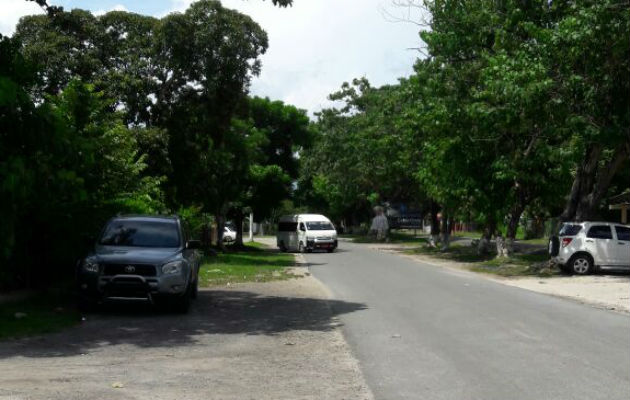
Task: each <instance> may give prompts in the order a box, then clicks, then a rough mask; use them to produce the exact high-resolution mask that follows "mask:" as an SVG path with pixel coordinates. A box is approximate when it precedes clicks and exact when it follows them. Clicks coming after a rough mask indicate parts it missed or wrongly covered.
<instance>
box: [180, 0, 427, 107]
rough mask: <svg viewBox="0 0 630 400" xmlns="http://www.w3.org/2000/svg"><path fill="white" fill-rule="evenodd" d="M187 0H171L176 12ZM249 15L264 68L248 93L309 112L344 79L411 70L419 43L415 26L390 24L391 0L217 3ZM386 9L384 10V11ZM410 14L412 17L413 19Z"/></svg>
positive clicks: (378, 78) (383, 79) (375, 80)
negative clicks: (261, 36) (262, 35)
mask: <svg viewBox="0 0 630 400" xmlns="http://www.w3.org/2000/svg"><path fill="white" fill-rule="evenodd" d="M191 2H192V1H191V0H173V10H175V11H183V10H185V9H186V7H187V6H188V5H189V4H190V3H191ZM223 5H224V6H225V7H228V8H234V9H237V10H239V11H241V12H243V13H245V14H248V15H250V16H251V17H252V18H253V19H254V20H255V21H256V22H258V23H259V24H260V25H261V26H262V27H263V28H264V29H265V30H266V31H267V33H268V34H269V50H268V51H267V54H265V55H264V56H263V57H262V62H263V70H262V73H261V75H260V77H258V78H255V79H254V81H253V83H252V93H253V94H256V95H259V96H269V97H271V98H273V99H280V100H283V101H285V102H288V103H292V104H294V105H296V106H298V107H300V108H305V109H307V110H309V112H310V113H313V112H316V111H318V110H320V109H321V108H322V107H324V106H327V105H329V104H330V102H329V101H328V100H327V96H328V95H329V94H330V93H331V92H333V91H335V90H337V89H338V88H339V87H340V86H341V84H342V83H343V82H345V81H351V80H352V79H353V78H359V77H363V76H365V77H367V78H368V79H369V80H370V82H371V83H372V84H373V85H375V86H380V85H383V84H387V83H395V82H396V81H397V79H398V78H399V77H403V76H407V75H409V74H411V73H412V70H413V68H412V67H413V63H414V61H415V60H416V58H417V57H418V56H419V53H418V52H416V51H413V50H409V49H410V48H418V47H420V46H421V42H420V38H419V36H418V31H419V27H418V26H416V25H414V24H411V23H397V22H392V18H391V16H388V15H387V12H389V13H390V14H392V15H401V16H404V17H406V14H405V10H402V9H398V8H395V7H393V6H392V5H391V0H295V1H294V4H293V7H290V8H286V9H285V8H278V7H273V5H272V4H271V0H266V1H262V0H223ZM384 10H385V11H384ZM414 18H417V17H414Z"/></svg>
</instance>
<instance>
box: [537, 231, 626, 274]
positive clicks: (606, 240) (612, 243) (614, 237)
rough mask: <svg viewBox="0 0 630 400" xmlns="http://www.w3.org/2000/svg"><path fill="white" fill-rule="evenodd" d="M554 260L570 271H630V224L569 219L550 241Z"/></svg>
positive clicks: (585, 272) (577, 272)
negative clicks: (571, 220) (573, 220)
mask: <svg viewBox="0 0 630 400" xmlns="http://www.w3.org/2000/svg"><path fill="white" fill-rule="evenodd" d="M549 254H550V255H551V259H552V261H553V262H555V263H556V264H558V265H559V266H560V268H561V269H563V270H564V271H566V272H572V273H574V274H578V275H585V274H588V273H590V272H593V271H594V270H595V269H598V270H599V269H629V270H630V226H628V225H621V224H615V223H610V222H567V223H565V224H563V225H562V228H561V229H560V233H559V234H558V236H554V237H552V238H551V239H550V240H549Z"/></svg>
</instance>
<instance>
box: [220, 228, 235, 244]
mask: <svg viewBox="0 0 630 400" xmlns="http://www.w3.org/2000/svg"><path fill="white" fill-rule="evenodd" d="M235 240H236V232H235V231H233V230H232V229H230V228H228V227H227V226H226V227H224V228H223V241H224V242H225V243H232V242H233V241H235Z"/></svg>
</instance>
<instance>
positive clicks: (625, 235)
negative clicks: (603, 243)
mask: <svg viewBox="0 0 630 400" xmlns="http://www.w3.org/2000/svg"><path fill="white" fill-rule="evenodd" d="M615 230H616V231H617V239H618V240H626V241H630V228H626V227H625V226H615Z"/></svg>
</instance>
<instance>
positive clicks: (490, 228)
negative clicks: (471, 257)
mask: <svg viewBox="0 0 630 400" xmlns="http://www.w3.org/2000/svg"><path fill="white" fill-rule="evenodd" d="M496 230H497V223H496V221H495V220H494V218H491V219H490V220H488V221H487V222H486V224H485V226H484V229H483V233H482V234H481V239H479V244H478V245H477V253H479V254H482V255H484V254H488V253H490V240H492V235H494V233H495V231H496Z"/></svg>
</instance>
